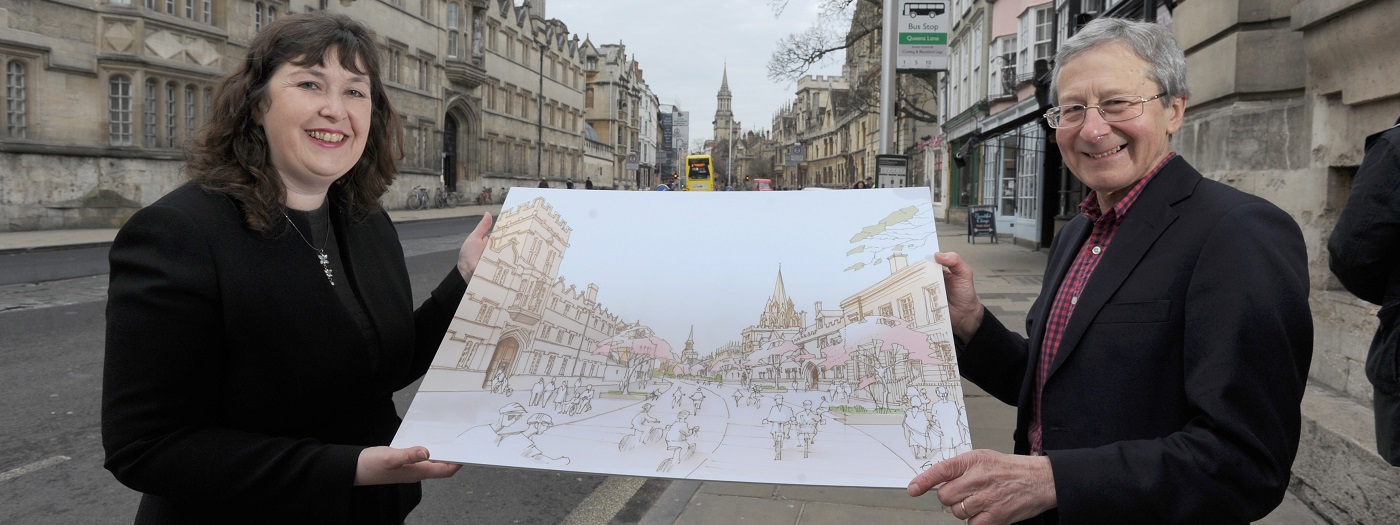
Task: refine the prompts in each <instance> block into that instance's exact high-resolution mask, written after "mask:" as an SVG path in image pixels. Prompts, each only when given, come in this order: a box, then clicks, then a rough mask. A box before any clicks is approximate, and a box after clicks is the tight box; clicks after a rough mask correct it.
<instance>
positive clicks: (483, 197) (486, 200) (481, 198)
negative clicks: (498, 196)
mask: <svg viewBox="0 0 1400 525" xmlns="http://www.w3.org/2000/svg"><path fill="white" fill-rule="evenodd" d="M495 202H496V201H495V200H493V199H492V197H491V187H490V186H487V187H485V188H482V189H481V193H478V194H476V203H477V204H495Z"/></svg>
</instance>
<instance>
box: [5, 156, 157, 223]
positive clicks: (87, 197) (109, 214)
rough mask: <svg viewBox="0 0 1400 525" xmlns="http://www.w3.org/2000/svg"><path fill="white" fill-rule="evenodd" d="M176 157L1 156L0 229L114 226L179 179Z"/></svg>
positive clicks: (150, 201) (152, 200)
mask: <svg viewBox="0 0 1400 525" xmlns="http://www.w3.org/2000/svg"><path fill="white" fill-rule="evenodd" d="M180 166H181V161H180V160H178V159H160V158H138V157H126V158H123V157H113V156H78V155H64V154H42V153H9V152H0V173H4V174H5V176H4V177H0V216H3V217H5V220H4V222H0V231H29V230H49V229H61V228H64V229H67V228H116V227H119V226H121V225H122V223H123V222H125V221H126V219H127V218H128V217H130V216H131V214H132V213H135V212H136V210H137V209H140V208H141V207H142V206H145V205H147V204H150V203H152V202H155V200H156V199H158V198H160V197H161V196H162V195H165V194H166V193H168V192H169V191H170V190H172V189H174V188H175V187H176V186H178V185H179V184H180V183H182V182H183V181H184V178H183V177H182V176H181V174H180Z"/></svg>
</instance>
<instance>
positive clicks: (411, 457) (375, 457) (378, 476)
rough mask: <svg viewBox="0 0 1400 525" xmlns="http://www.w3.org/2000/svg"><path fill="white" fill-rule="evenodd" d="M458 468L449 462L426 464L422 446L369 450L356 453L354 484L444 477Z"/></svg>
mask: <svg viewBox="0 0 1400 525" xmlns="http://www.w3.org/2000/svg"><path fill="white" fill-rule="evenodd" d="M461 468H462V466H461V465H456V464H452V463H438V462H436V461H428V449H426V448H423V447H412V448H390V447H370V448H367V449H364V450H363V451H360V460H359V463H358V464H357V465H356V466H355V485H387V484H390V483H413V482H415V481H423V480H425V479H438V478H448V477H452V475H453V474H456V473H457V471H458V470H459V469H461Z"/></svg>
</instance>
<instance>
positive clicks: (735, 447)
mask: <svg viewBox="0 0 1400 525" xmlns="http://www.w3.org/2000/svg"><path fill="white" fill-rule="evenodd" d="M937 249H938V242H937V235H936V231H935V228H934V219H933V215H932V205H931V202H930V201H929V193H928V190H927V189H925V188H899V189H873V190H861V191H856V190H820V191H787V192H738V191H735V192H681V191H671V192H626V191H571V190H563V189H536V188H512V189H511V191H510V193H509V195H508V197H507V199H506V202H505V205H504V206H503V207H502V209H501V214H500V217H498V218H497V219H496V225H495V227H494V229H493V230H492V232H491V239H490V245H489V247H488V249H487V252H486V254H485V255H484V256H483V257H482V260H481V263H480V265H479V267H478V268H477V271H476V275H475V277H474V278H473V279H472V280H471V282H470V285H469V286H468V289H467V294H466V296H465V297H464V298H463V300H462V302H461V305H460V307H459V308H458V311H457V314H456V317H455V318H454V320H453V321H452V323H451V326H450V327H449V329H448V333H447V336H446V337H445V338H444V339H443V342H442V346H441V347H440V348H439V349H438V353H437V356H436V358H435V359H434V361H433V364H432V366H431V368H430V369H429V371H428V373H427V375H426V377H425V378H424V380H423V382H422V385H421V386H420V389H419V391H418V394H417V395H416V396H415V398H414V400H413V404H412V406H411V407H410V408H409V410H408V413H407V416H406V418H405V420H404V423H403V425H402V427H401V428H400V430H399V433H398V435H397V436H396V437H395V439H394V442H393V446H395V447H406V446H413V445H423V446H426V447H428V449H429V450H430V451H431V454H432V457H433V459H435V460H440V461H450V462H458V463H466V464H483V465H496V466H509V467H523V468H536V469H555V470H564V471H575V472H588V473H598V474H609V475H623V476H643V477H664V478H677V479H697V480H719V481H740V482H757V483H777V484H804V485H830V486H852V487H905V486H907V485H908V482H909V479H910V478H911V477H913V475H914V474H916V473H918V472H920V471H922V470H923V469H925V468H927V467H928V466H929V465H931V464H932V463H933V462H935V461H938V460H939V459H942V458H946V457H951V456H952V455H955V454H957V453H961V452H966V451H968V450H971V436H970V434H969V432H968V429H967V416H966V411H965V410H964V404H963V395H962V387H961V382H960V380H959V377H960V376H959V372H958V367H957V363H956V358H955V354H954V350H953V339H952V332H951V328H950V326H949V323H948V315H947V311H948V309H947V301H946V295H945V293H944V289H943V275H942V271H941V268H940V267H939V266H938V265H937V264H936V263H934V262H933V253H934V252H935V251H936V250H937Z"/></svg>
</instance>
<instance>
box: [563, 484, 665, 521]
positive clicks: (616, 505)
mask: <svg viewBox="0 0 1400 525" xmlns="http://www.w3.org/2000/svg"><path fill="white" fill-rule="evenodd" d="M646 482H647V478H633V477H625V476H610V477H608V479H605V480H603V484H602V485H599V486H598V488H597V490H594V491H593V493H592V494H589V495H588V497H586V498H583V501H581V502H579V504H578V507H575V508H574V511H573V512H570V513H569V515H568V516H567V517H565V518H564V522H563V523H562V525H605V524H606V523H608V522H609V521H612V518H613V516H616V515H617V512H618V511H620V510H622V508H623V507H625V506H627V501H628V500H630V499H632V495H633V494H636V493H637V490H638V489H640V488H642V484H643V483H646Z"/></svg>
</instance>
